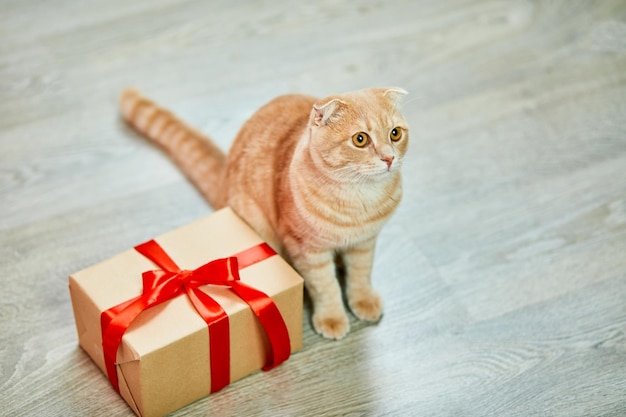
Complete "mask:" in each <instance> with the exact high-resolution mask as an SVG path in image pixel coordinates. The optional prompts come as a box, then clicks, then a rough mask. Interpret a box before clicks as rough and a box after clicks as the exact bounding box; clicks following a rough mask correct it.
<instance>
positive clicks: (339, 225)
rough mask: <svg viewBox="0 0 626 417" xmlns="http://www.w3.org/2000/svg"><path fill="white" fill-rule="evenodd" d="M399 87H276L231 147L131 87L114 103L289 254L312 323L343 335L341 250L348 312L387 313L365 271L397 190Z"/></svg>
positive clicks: (401, 122)
mask: <svg viewBox="0 0 626 417" xmlns="http://www.w3.org/2000/svg"><path fill="white" fill-rule="evenodd" d="M404 94H406V92H405V91H404V90H402V89H399V88H380V89H378V88H371V89H365V90H360V91H356V92H350V93H345V94H339V95H333V96H330V97H327V98H325V99H317V98H314V97H309V96H304V95H286V96H281V97H278V98H276V99H274V100H272V101H271V102H269V103H268V104H266V105H265V106H263V107H262V108H261V109H259V110H258V111H257V112H256V113H255V114H254V115H253V116H252V117H251V118H250V119H249V120H248V121H247V122H246V123H245V124H244V125H243V127H242V128H241V130H240V131H239V133H238V135H237V137H236V139H235V141H234V142H233V145H232V147H231V149H230V151H229V152H228V154H227V155H225V154H224V153H223V152H222V151H221V150H220V149H219V148H218V147H217V146H216V145H215V144H214V143H213V142H212V141H211V140H210V139H209V138H208V137H206V136H204V135H202V134H201V133H199V132H197V131H195V130H194V129H192V128H191V127H189V126H187V125H186V124H185V123H184V122H183V121H181V120H180V119H178V118H177V117H176V116H174V115H173V114H172V113H170V112H169V111H167V110H165V109H163V108H161V107H159V106H158V105H156V104H155V103H153V102H151V101H150V100H148V99H146V98H145V97H143V96H142V95H141V94H140V93H138V92H137V91H135V90H132V89H129V90H126V91H124V92H123V94H122V96H121V100H120V105H121V109H122V114H123V115H124V118H125V119H126V120H127V122H128V123H129V124H130V125H132V126H133V127H134V128H135V129H137V130H138V131H139V132H141V133H142V134H143V135H145V136H146V137H148V138H149V139H151V140H152V141H154V142H155V143H157V144H158V145H160V146H161V147H162V148H163V149H164V150H165V151H166V152H167V153H168V154H169V155H170V156H171V158H172V159H173V160H174V161H175V162H176V163H177V164H178V165H179V167H180V168H181V170H182V171H183V172H184V173H185V175H187V177H188V178H189V179H190V180H191V181H192V182H193V183H194V184H195V185H196V186H197V188H198V189H199V190H200V191H201V192H202V194H203V195H204V196H205V197H206V199H207V200H208V201H209V203H210V204H211V205H212V206H213V207H214V208H216V209H218V208H221V207H223V206H226V205H229V206H231V207H232V208H233V209H234V210H235V211H236V212H237V213H238V214H239V215H240V216H241V217H242V218H243V219H245V220H246V221H247V222H248V223H249V224H250V225H251V226H252V227H253V228H254V229H255V230H256V231H257V232H258V233H259V234H260V235H261V236H262V237H263V238H264V239H265V240H266V241H267V242H268V243H269V244H270V245H272V246H273V247H274V248H275V249H276V250H278V251H279V252H280V253H281V254H282V255H283V256H284V257H285V258H286V259H287V260H289V261H290V262H291V264H292V265H293V266H294V267H295V268H296V269H297V270H298V271H299V272H300V273H301V274H302V276H303V277H304V280H305V285H306V288H307V291H308V293H309V294H310V296H311V299H312V301H313V307H314V313H313V326H314V328H315V329H316V331H317V332H318V333H320V334H321V335H323V336H324V337H327V338H331V339H340V338H342V337H344V336H345V335H346V333H347V332H348V330H349V321H348V317H347V315H346V311H345V309H344V306H343V301H342V293H341V288H340V285H339V283H338V281H337V279H336V266H335V261H336V260H337V259H340V260H341V262H342V264H343V266H344V268H345V272H346V288H345V290H346V298H347V300H348V304H349V307H350V309H351V310H352V312H353V313H354V314H355V315H356V316H357V317H358V318H360V319H363V320H369V321H376V320H378V319H379V318H380V316H381V314H382V301H381V299H380V296H379V295H378V294H377V293H376V291H375V290H374V289H373V288H372V285H371V280H370V274H371V269H372V263H373V259H374V248H375V245H376V238H377V236H378V234H379V232H380V230H381V228H382V227H383V225H384V223H385V222H386V221H387V220H388V218H389V216H390V215H391V214H392V213H393V211H394V210H395V209H396V207H397V205H398V203H399V202H400V199H401V197H402V187H401V175H400V167H401V165H402V160H403V158H404V156H405V154H406V151H407V147H408V141H409V128H408V125H407V123H406V121H405V119H404V118H403V116H402V115H401V113H400V112H399V110H398V107H399V102H400V100H401V98H402V96H403V95H404Z"/></svg>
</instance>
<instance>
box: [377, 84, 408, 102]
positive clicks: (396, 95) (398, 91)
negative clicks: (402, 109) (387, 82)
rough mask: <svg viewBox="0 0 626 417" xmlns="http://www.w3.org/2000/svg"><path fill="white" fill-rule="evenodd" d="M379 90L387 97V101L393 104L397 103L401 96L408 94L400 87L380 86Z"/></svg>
mask: <svg viewBox="0 0 626 417" xmlns="http://www.w3.org/2000/svg"><path fill="white" fill-rule="evenodd" d="M381 90H382V92H383V96H384V97H387V99H389V101H390V102H391V103H392V104H393V105H395V106H397V105H399V104H400V102H401V101H402V98H403V97H404V96H406V95H407V94H409V93H408V92H407V91H406V90H404V89H403V88H400V87H389V88H382V89H381Z"/></svg>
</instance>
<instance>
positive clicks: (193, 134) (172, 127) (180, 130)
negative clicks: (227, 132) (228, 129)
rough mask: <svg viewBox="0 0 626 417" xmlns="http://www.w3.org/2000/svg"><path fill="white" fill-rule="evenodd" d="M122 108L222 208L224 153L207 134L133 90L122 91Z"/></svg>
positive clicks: (129, 122) (143, 132)
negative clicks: (221, 188) (220, 198)
mask: <svg viewBox="0 0 626 417" xmlns="http://www.w3.org/2000/svg"><path fill="white" fill-rule="evenodd" d="M120 107H121V110H122V114H123V116H124V119H125V120H126V121H127V122H128V124H130V125H131V126H132V127H133V128H135V129H136V130H137V131H139V132H140V133H141V134H142V135H144V136H146V137H147V138H149V139H151V140H152V141H153V142H155V143H157V144H158V145H160V146H161V147H162V148H163V149H164V150H165V151H166V152H167V153H168V154H169V155H170V157H171V158H172V160H173V161H174V162H175V163H176V165H178V167H179V168H180V169H181V170H182V172H183V173H184V174H185V175H186V176H187V178H189V180H191V182H192V183H193V184H194V185H195V186H196V187H197V188H198V189H199V190H200V192H201V193H202V194H203V195H204V197H205V198H206V199H207V200H208V201H209V203H210V204H211V205H212V206H213V207H214V208H216V209H217V208H219V206H221V202H220V201H218V199H219V195H220V194H221V192H220V183H221V179H222V171H223V169H224V164H225V161H226V156H225V154H224V152H222V150H221V149H219V148H218V147H217V145H215V144H214V143H213V142H212V141H211V140H210V139H209V138H208V137H206V136H204V135H203V134H202V133H200V132H198V131H196V130H195V129H193V128H191V127H190V126H188V125H187V124H186V123H185V122H183V121H182V120H180V119H178V118H177V117H176V116H175V115H173V114H172V113H171V112H169V111H168V110H166V109H164V108H162V107H160V106H159V105H157V104H155V103H154V102H152V101H150V100H148V99H147V98H145V97H143V96H142V95H141V94H140V93H139V92H137V91H136V90H134V89H130V88H129V89H126V90H124V91H123V92H122V95H121V97H120Z"/></svg>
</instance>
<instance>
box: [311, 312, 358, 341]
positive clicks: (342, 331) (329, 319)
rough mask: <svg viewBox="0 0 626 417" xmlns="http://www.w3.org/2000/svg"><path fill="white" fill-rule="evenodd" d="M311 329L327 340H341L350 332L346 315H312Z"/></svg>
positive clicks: (321, 313) (342, 313)
mask: <svg viewBox="0 0 626 417" xmlns="http://www.w3.org/2000/svg"><path fill="white" fill-rule="evenodd" d="M313 327H314V328H315V331H316V332H318V333H319V334H321V335H322V336H324V337H325V338H327V339H336V340H339V339H342V338H343V337H344V336H345V335H346V334H347V333H348V330H350V322H349V321H348V316H346V313H344V312H341V313H334V314H328V313H323V312H320V313H314V314H313Z"/></svg>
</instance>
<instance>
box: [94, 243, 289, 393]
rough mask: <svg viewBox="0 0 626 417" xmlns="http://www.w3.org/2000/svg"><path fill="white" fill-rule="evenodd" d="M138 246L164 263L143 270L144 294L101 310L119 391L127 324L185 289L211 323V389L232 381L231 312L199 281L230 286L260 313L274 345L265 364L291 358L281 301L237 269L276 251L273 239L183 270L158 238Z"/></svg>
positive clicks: (108, 362) (112, 376)
mask: <svg viewBox="0 0 626 417" xmlns="http://www.w3.org/2000/svg"><path fill="white" fill-rule="evenodd" d="M135 250H137V251H138V252H139V253H141V254H142V255H143V256H145V257H146V258H148V259H150V260H151V261H152V262H154V263H155V264H156V265H157V266H159V267H160V268H161V269H160V270H155V271H146V272H144V273H143V274H142V280H143V292H142V294H141V295H139V296H137V297H135V298H132V299H130V300H128V301H125V302H123V303H121V304H118V305H116V306H114V307H112V308H110V309H108V310H106V311H104V312H102V314H101V316H100V324H101V329H102V348H103V351H104V362H105V365H106V370H107V375H108V377H109V381H111V384H112V385H113V387H114V388H115V390H116V391H118V392H119V381H118V378H117V369H116V367H115V362H116V359H117V349H118V347H119V345H120V343H121V342H122V336H124V333H125V332H126V329H128V326H130V324H131V323H132V322H133V321H134V320H135V319H136V318H137V316H138V315H139V313H141V312H142V311H144V310H146V309H147V308H150V307H152V306H155V305H157V304H160V303H163V302H165V301H168V300H171V299H173V298H175V297H177V296H179V295H181V294H187V297H189V300H191V303H192V304H193V306H194V308H195V309H196V311H197V312H198V314H200V316H201V317H202V318H203V319H204V321H205V322H206V323H207V325H208V329H209V338H210V340H211V341H212V343H211V347H210V364H211V392H215V391H218V390H220V389H222V388H223V387H225V386H226V385H228V384H229V383H230V345H229V342H230V328H229V323H228V315H227V314H226V312H225V311H224V309H223V308H222V307H221V306H220V305H219V304H218V303H217V301H215V300H214V299H213V298H211V296H210V295H208V294H207V293H205V292H203V291H202V290H200V288H199V287H200V286H203V285H207V284H212V285H220V286H226V287H229V288H230V289H231V291H233V292H234V293H235V294H237V295H238V296H239V297H240V298H241V299H242V300H244V301H245V302H246V303H247V304H248V305H249V306H250V308H251V309H252V311H253V312H254V314H255V315H256V316H257V317H258V319H259V321H260V322H261V325H262V326H263V328H264V329H265V332H266V333H267V336H268V338H269V341H270V346H271V352H270V357H269V358H268V361H267V363H266V365H265V366H264V367H263V370H269V369H271V368H273V367H275V366H277V365H279V364H281V363H282V362H284V361H285V360H287V359H288V358H289V355H290V353H291V343H290V340H289V332H288V331H287V326H286V325H285V321H284V320H283V317H282V315H281V314H280V311H279V310H278V307H276V304H274V302H273V301H272V299H271V298H270V297H269V296H268V295H267V294H265V293H263V292H261V291H259V290H257V289H254V288H252V287H251V286H249V285H247V284H245V283H244V282H242V281H241V280H240V279H239V269H241V268H245V267H248V266H250V265H253V264H255V263H257V262H260V261H262V260H264V259H266V258H269V257H270V256H273V255H276V252H275V251H274V250H273V249H272V248H271V247H270V246H269V245H267V244H266V243H262V244H259V245H256V246H253V247H251V248H249V249H247V250H244V251H243V252H240V253H238V254H236V255H234V256H231V257H229V258H223V259H216V260H214V261H211V262H209V263H207V264H204V265H202V266H201V267H199V268H197V269H195V270H193V271H190V270H181V269H180V268H179V267H178V265H176V263H175V262H174V261H173V260H172V259H171V258H170V257H169V256H168V255H167V253H165V251H164V250H163V248H161V246H159V244H158V243H157V242H155V241H154V240H150V241H148V242H146V243H143V244H141V245H139V246H136V247H135ZM215 341H217V342H215Z"/></svg>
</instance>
